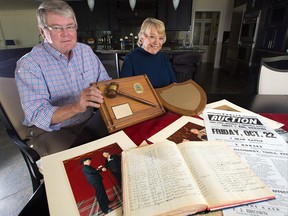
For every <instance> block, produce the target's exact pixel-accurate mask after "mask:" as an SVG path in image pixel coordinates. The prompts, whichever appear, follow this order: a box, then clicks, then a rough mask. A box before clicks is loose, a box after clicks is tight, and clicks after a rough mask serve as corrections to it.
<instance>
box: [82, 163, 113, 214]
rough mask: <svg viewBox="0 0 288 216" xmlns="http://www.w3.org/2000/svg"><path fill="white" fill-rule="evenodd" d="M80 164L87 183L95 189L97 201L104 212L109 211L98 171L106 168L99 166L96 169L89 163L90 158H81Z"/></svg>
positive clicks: (107, 200)
mask: <svg viewBox="0 0 288 216" xmlns="http://www.w3.org/2000/svg"><path fill="white" fill-rule="evenodd" d="M80 164H83V165H84V166H83V168H82V172H83V173H84V175H85V177H86V179H87V181H88V183H89V184H90V185H91V186H92V187H93V188H94V189H95V191H96V198H97V201H98V203H99V206H100V208H101V210H102V212H104V213H105V214H107V213H108V212H110V211H111V209H110V208H109V207H108V204H109V203H110V201H109V199H108V197H107V194H106V190H105V187H104V185H103V183H102V176H101V175H100V172H102V171H106V168H105V167H104V168H103V167H102V166H99V167H98V169H95V168H94V167H92V166H91V165H90V164H91V158H83V159H81V160H80Z"/></svg>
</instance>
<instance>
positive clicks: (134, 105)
mask: <svg viewBox="0 0 288 216" xmlns="http://www.w3.org/2000/svg"><path fill="white" fill-rule="evenodd" d="M112 82H117V83H118V84H119V88H118V89H119V91H121V92H123V93H126V94H128V95H131V96H132V97H137V98H140V99H142V100H145V101H149V102H150V103H152V104H154V106H153V105H149V104H145V103H142V102H139V101H137V100H135V99H133V98H130V97H127V96H125V95H120V94H118V95H117V96H116V97H114V98H109V97H107V96H106V92H107V89H108V87H109V85H110V83H112ZM97 86H98V88H99V89H100V90H101V91H102V92H103V96H104V103H103V104H102V105H101V107H100V111H101V114H102V116H103V119H104V122H105V124H106V126H107V129H108V131H109V133H112V132H114V131H118V130H120V129H123V128H125V127H128V126H131V125H134V124H137V123H139V122H142V121H145V120H148V119H151V118H153V117H156V116H159V115H161V114H163V113H165V109H164V107H163V106H162V104H161V102H160V100H159V98H158V96H157V94H156V92H155V91H154V89H153V87H152V85H151V83H150V81H149V79H148V77H147V76H146V75H140V76H133V77H127V78H119V79H113V80H107V81H103V82H99V83H97ZM116 109H117V111H116ZM120 112H121V114H120V115H119V113H120ZM123 113H124V114H123ZM117 116H118V117H117ZM119 116H120V117H119Z"/></svg>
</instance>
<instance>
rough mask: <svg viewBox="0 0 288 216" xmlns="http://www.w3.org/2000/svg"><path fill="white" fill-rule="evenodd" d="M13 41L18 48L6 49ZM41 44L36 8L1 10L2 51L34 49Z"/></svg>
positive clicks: (0, 35)
mask: <svg viewBox="0 0 288 216" xmlns="http://www.w3.org/2000/svg"><path fill="white" fill-rule="evenodd" d="M7 39H9V40H10V39H13V40H15V42H16V46H8V47H5V40H7ZM38 42H39V30H38V27H37V20H36V8H35V9H29V10H0V49H4V48H18V47H32V46H34V45H35V44H37V43H38Z"/></svg>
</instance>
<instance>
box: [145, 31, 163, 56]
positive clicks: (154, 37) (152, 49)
mask: <svg viewBox="0 0 288 216" xmlns="http://www.w3.org/2000/svg"><path fill="white" fill-rule="evenodd" d="M163 43H164V35H163V34H159V32H158V30H157V28H156V27H155V26H152V27H151V29H150V32H149V31H147V32H146V33H145V34H144V37H143V43H142V47H143V49H144V50H146V51H147V52H149V53H151V54H156V53H157V52H158V51H159V50H160V49H161V48H162V45H163Z"/></svg>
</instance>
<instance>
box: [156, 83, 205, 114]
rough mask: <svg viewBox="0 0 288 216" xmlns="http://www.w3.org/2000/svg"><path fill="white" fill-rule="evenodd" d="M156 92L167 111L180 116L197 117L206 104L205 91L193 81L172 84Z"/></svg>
mask: <svg viewBox="0 0 288 216" xmlns="http://www.w3.org/2000/svg"><path fill="white" fill-rule="evenodd" d="M156 91H157V94H158V97H159V99H160V101H161V103H162V104H163V106H164V107H165V108H166V109H167V110H169V111H172V112H175V113H178V114H181V115H186V116H195V115H199V114H200V113H201V112H202V111H203V110H204V108H205V106H206V103H207V96H206V93H205V91H204V90H203V89H202V88H201V87H200V86H199V85H198V84H197V83H196V82H194V81H193V80H188V81H186V82H182V83H173V84H171V85H169V86H166V87H163V88H159V89H157V90H156Z"/></svg>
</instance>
